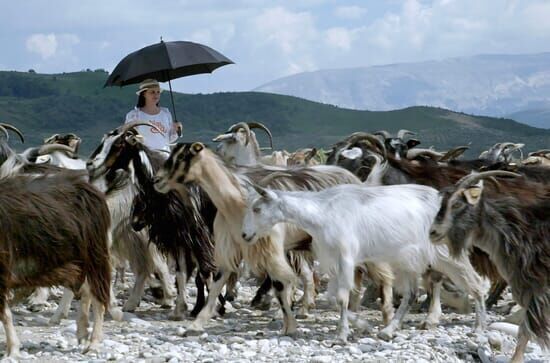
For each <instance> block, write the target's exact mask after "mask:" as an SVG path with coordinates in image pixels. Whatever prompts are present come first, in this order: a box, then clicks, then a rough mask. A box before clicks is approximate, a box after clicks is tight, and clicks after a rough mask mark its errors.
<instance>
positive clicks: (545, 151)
mask: <svg viewBox="0 0 550 363" xmlns="http://www.w3.org/2000/svg"><path fill="white" fill-rule="evenodd" d="M548 153H550V149H541V150H537V151H533V152H532V153H529V156H544V155H546V154H548Z"/></svg>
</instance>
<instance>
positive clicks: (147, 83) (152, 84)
mask: <svg viewBox="0 0 550 363" xmlns="http://www.w3.org/2000/svg"><path fill="white" fill-rule="evenodd" d="M150 88H159V89H160V91H161V92H162V88H160V84H159V82H158V81H157V80H156V79H152V78H149V79H146V80H144V81H142V82H141V83H140V84H139V89H138V91H137V92H136V95H139V94H140V93H141V92H143V91H147V90H148V89H150Z"/></svg>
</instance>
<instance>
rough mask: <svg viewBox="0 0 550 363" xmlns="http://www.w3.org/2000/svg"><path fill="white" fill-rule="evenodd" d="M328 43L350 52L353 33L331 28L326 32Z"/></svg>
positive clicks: (344, 29)
mask: <svg viewBox="0 0 550 363" xmlns="http://www.w3.org/2000/svg"><path fill="white" fill-rule="evenodd" d="M326 42H327V43H328V44H329V45H330V46H332V47H335V48H340V49H342V50H350V48H351V43H352V32H351V31H349V30H348V29H346V28H330V29H328V30H327V31H326Z"/></svg>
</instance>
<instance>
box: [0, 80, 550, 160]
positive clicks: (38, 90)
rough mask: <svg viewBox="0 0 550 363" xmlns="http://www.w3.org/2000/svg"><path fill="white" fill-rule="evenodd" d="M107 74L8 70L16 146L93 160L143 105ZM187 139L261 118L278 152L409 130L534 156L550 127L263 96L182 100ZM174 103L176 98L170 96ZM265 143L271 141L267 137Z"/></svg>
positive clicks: (4, 95)
mask: <svg viewBox="0 0 550 363" xmlns="http://www.w3.org/2000/svg"><path fill="white" fill-rule="evenodd" d="M106 78H107V74H106V73H105V72H103V71H96V72H76V73H63V74H35V73H23V72H0V122H7V123H11V124H13V125H15V126H17V127H19V128H20V129H21V131H22V132H23V133H24V134H25V138H26V143H25V144H24V145H21V144H19V143H18V141H17V138H15V137H12V138H10V144H11V145H13V146H14V147H17V148H18V149H19V150H21V149H22V148H24V147H28V146H31V145H36V144H38V143H41V142H42V139H43V138H44V137H48V136H51V135H52V134H54V133H65V132H74V133H76V134H78V135H79V136H81V137H82V138H83V144H82V153H83V155H89V153H90V152H91V150H92V149H93V148H95V146H96V145H97V144H98V143H99V141H100V140H101V137H102V136H103V134H104V133H105V132H106V131H109V130H111V129H113V128H115V127H117V126H119V125H120V124H121V123H122V122H123V120H124V116H125V115H126V112H128V110H129V109H130V108H132V107H133V105H134V104H135V101H136V95H135V93H134V92H135V86H133V87H132V86H130V87H124V88H117V87H115V88H103V84H104V82H105V79H106ZM174 99H175V101H176V109H177V112H178V115H177V117H178V120H180V121H182V122H183V129H184V137H183V140H184V141H202V142H205V143H210V140H212V138H213V137H214V136H216V135H217V134H219V133H220V132H223V131H225V130H227V128H228V127H229V126H230V125H231V124H233V123H236V122H240V121H259V122H262V123H265V124H266V125H267V126H268V127H269V128H270V129H271V131H272V133H273V139H274V145H275V148H276V149H288V150H295V149H297V148H299V147H309V146H317V147H323V148H327V147H329V146H330V145H331V144H333V143H334V142H336V141H338V140H340V139H342V138H343V137H344V136H346V135H348V134H350V133H352V132H355V131H376V130H380V129H386V130H388V131H390V132H396V131H397V130H399V129H402V128H405V129H409V130H412V131H415V132H417V134H418V136H417V137H418V138H419V139H420V140H421V141H422V145H423V146H425V147H429V146H431V145H433V146H435V147H436V148H439V149H445V148H448V147H450V146H457V145H464V144H468V143H471V151H470V152H469V155H470V156H477V155H479V152H480V151H481V150H483V149H487V148H488V147H489V146H491V145H493V144H494V143H496V142H499V141H514V142H523V143H525V144H526V145H527V146H526V149H527V150H528V151H533V150H535V149H541V148H545V147H548V140H550V130H541V129H536V128H533V127H529V126H526V125H524V124H521V123H518V122H515V121H513V120H510V119H503V118H493V117H479V116H471V115H467V114H464V113H457V112H453V111H450V110H446V109H442V108H434V107H410V108H406V109H401V110H394V111H376V112H373V111H358V110H350V109H343V108H340V107H336V106H331V105H326V104H321V103H317V102H312V101H307V100H304V99H301V98H296V97H292V96H282V95H274V94H267V93H260V92H228V93H216V94H209V95H200V94H199V95H189V94H181V93H176V94H175V95H174ZM161 102H162V105H163V106H169V105H170V103H169V97H168V95H167V94H166V93H164V94H163V96H162V101H161ZM259 135H260V138H261V143H262V145H263V146H266V145H267V142H266V140H265V136H263V135H261V132H260V133H259Z"/></svg>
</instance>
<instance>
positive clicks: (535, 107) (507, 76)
mask: <svg viewBox="0 0 550 363" xmlns="http://www.w3.org/2000/svg"><path fill="white" fill-rule="evenodd" d="M254 91H259V92H269V93H276V94H284V95H291V96H296V97H301V98H305V99H308V100H312V101H316V102H322V103H327V104H332V105H337V106H340V107H345V108H351V109H358V110H371V111H385V110H394V109H400V108H404V107H410V106H417V105H426V106H434V107H442V108H446V109H451V110H455V111H459V112H465V113H470V114H477V115H488V116H496V117H512V118H514V119H516V120H518V121H521V122H525V123H527V124H530V125H532V126H536V127H543V128H550V117H549V116H550V53H541V54H530V55H478V56H471V57H460V58H450V59H443V60H434V61H426V62H418V63H401V64H389V65H381V66H370V67H360V68H349V69H330V70H319V71H315V72H305V73H299V74H295V75H292V76H288V77H285V78H280V79H277V80H274V81H272V82H269V83H267V84H264V85H262V86H260V87H258V88H256V89H254Z"/></svg>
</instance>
